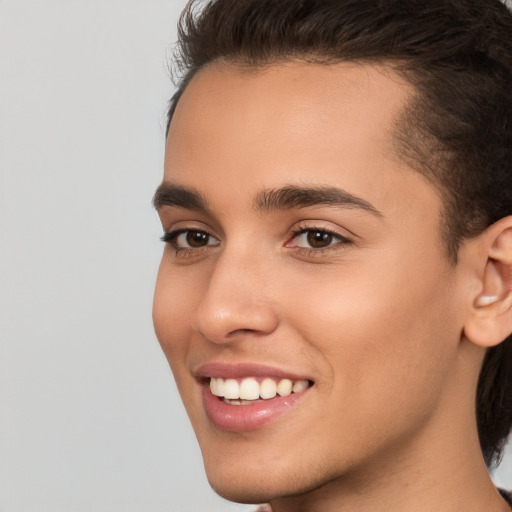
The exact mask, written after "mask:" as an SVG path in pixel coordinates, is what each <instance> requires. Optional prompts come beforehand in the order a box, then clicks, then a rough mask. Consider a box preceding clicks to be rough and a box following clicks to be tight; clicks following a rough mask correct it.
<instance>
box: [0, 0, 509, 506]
mask: <svg viewBox="0 0 512 512" xmlns="http://www.w3.org/2000/svg"><path fill="white" fill-rule="evenodd" d="M184 4H185V1H184V0H147V1H141V0H44V1H38V0H0V511H2V512H92V511H94V512H140V511H144V512H163V511H169V512H216V511H219V512H220V511H223V512H224V511H226V512H229V511H240V510H246V509H247V507H243V506H241V505H235V504H230V503H228V502H226V501H224V500H222V499H221V498H219V497H217V496H216V495H215V494H214V493H213V492H212V491H211V490H210V489H209V487H208V484H207V482H206V479H205V476H204V472H203V467H202V462H201V457H200V453H199V450H198V448H197V446H196V442H195V439H194V436H193V433H192V430H191V428H190V426H189V423H188V419H187V418H186V415H185V413H184V410H183V407H182V405H181V403H180V400H179V397H178V395H177V392H176V390H175V387H174V382H173V380H172V376H171V373H170V370H169V369H168V366H167V362H166V361H165V359H164V357H163V355H162V354H161V352H160V348H159V347H158V344H157V341H156V338H155V336H154V333H153V328H152V324H151V301H152V292H153V284H154V280H155V276H156V271H157V266H158V261H159V257H160V253H161V250H162V247H161V242H160V241H159V236H160V234H161V229H160V226H159V223H158V220H157V216H156V214H155V212H154V211H153V210H152V207H151V198H152V194H153V192H154V189H155V188H156V186H157V185H158V183H159V181H160V179H161V175H162V163H163V151H164V124H165V122H164V115H165V107H166V102H167V100H168V99H169V98H170V96H171V94H172V91H173V88H172V85H171V82H170V80H169V73H168V70H167V57H168V53H169V49H170V43H172V42H173V41H174V40H175V37H176V30H175V26H176V20H177V18H178V14H179V12H180V10H181V9H182V8H183V6H184ZM241 456H242V455H241ZM511 459H512V457H508V458H506V459H505V461H504V463H503V464H502V467H501V469H500V471H499V472H498V474H497V476H496V481H497V482H498V483H500V484H501V485H504V486H505V487H510V486H511V485H512V463H511ZM507 482H508V485H507Z"/></svg>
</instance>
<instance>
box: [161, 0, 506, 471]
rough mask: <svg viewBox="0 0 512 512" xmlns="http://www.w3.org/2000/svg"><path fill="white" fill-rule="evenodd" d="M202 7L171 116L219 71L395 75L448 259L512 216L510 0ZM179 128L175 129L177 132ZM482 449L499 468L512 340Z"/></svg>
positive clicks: (398, 139) (489, 372)
mask: <svg viewBox="0 0 512 512" xmlns="http://www.w3.org/2000/svg"><path fill="white" fill-rule="evenodd" d="M203 3H204V5H203V6H202V7H201V6H200V5H199V3H198V2H197V1H194V0H192V1H191V2H189V4H188V5H187V8H186V9H185V11H184V12H183V14H182V16H181V19H180V25H179V42H178V45H177V47H176V48H177V51H176V54H175V59H174V62H175V64H177V66H178V72H179V75H180V77H181V78H180V80H179V83H178V90H177V92H176V94H175V95H174V96H173V98H172V100H171V102H170V107H169V111H168V123H170V122H171V119H172V116H173V113H174V110H175V108H176V105H177V103H178V101H179V98H180V97H181V95H182V93H183V91H184V90H185V88H186V86H187V84H188V83H189V82H190V80H191V79H192V78H193V76H194V75H195V73H196V72H197V71H199V70H200V69H202V68H203V67H204V66H206V65H207V64H209V63H212V62H215V61H221V60H222V61H226V62H230V63H234V64H236V65H239V66H242V67H246V66H249V67H258V66H265V65H269V64H272V63H275V62H279V61H283V60H302V61H306V62H315V63H325V64H333V63H337V62H341V61H366V62H372V63H377V64H382V65H386V66H389V67H391V68H392V69H393V70H395V71H396V72H398V73H399V74H400V75H401V76H402V77H404V78H405V79H406V80H407V81H408V82H409V83H411V84H412V85H413V86H414V87H415V90H416V91H417V94H416V96H415V98H414V99H413V100H412V101H411V102H410V104H409V105H408V107H407V109H406V112H405V113H404V115H403V116H402V117H401V119H400V121H399V123H397V126H396V132H395V143H396V149H397V150H398V152H399V154H400V155H401V156H402V158H403V159H404V160H406V161H407V163H408V164H409V165H411V166H412V167H413V168H415V169H416V170H417V171H419V172H421V173H423V174H424V175H425V176H426V177H427V178H428V179H430V180H431V181H432V182H434V183H435V184H436V185H437V186H438V188H439V190H440V191H441V193H442V195H443V203H444V209H443V216H442V217H443V218H442V230H443V237H444V240H445V243H446V248H447V253H448V256H449V257H450V258H451V259H452V261H453V263H454V264H456V262H457V252H458V248H459V246H460V243H461V242H462V241H463V240H464V239H465V238H468V237H472V236H475V235H477V234H479V233H481V232H482V231H483V230H484V229H485V228H486V227H488V226H489V225H491V224H492V223H494V222H496V221H497V220H499V219H500V218H503V217H505V216H507V215H510V214H512V15H511V13H510V11H509V10H508V9H507V8H506V7H505V5H504V4H502V3H501V2H500V1H499V0H211V1H207V2H203ZM168 126H169V124H168ZM476 411H477V423H478V432H479V436H480V444H481V447H482V451H483V454H484V457H485V460H486V462H487V464H488V465H491V464H492V463H493V462H496V461H497V460H498V459H499V456H500V453H501V450H502V448H503V444H504V442H505V440H506V438H507V436H508V434H509V432H510V429H511V425H512V339H511V338H508V339H507V340H506V341H504V342H503V343H502V344H501V345H499V346H497V347H495V348H492V349H489V350H488V352H487V354H486V358H485V361H484V364H483V367H482V371H481V374H480V379H479V384H478V390H477V404H476Z"/></svg>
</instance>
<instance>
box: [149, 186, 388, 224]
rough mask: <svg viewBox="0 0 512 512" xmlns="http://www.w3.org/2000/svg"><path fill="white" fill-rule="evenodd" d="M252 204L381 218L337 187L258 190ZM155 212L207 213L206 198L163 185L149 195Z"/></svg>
mask: <svg viewBox="0 0 512 512" xmlns="http://www.w3.org/2000/svg"><path fill="white" fill-rule="evenodd" d="M254 205H255V207H256V209H257V210H259V211H261V212H269V211H276V210H293V209H299V208H308V207H311V206H322V205H324V206H335V207H343V208H357V209H361V210H363V211H366V212H368V213H371V214H372V215H374V216H376V217H383V215H382V213H381V212H379V210H377V209H376V208H375V207H374V206H373V205H372V204H371V203H369V202H368V201H366V200H365V199H362V198H361V197H357V196H355V195H353V194H351V193H349V192H347V191H346V190H343V189H341V188H337V187H308V186H286V187H282V188H278V189H270V190H262V191H261V192H259V193H258V194H257V196H256V199H255V202H254ZM153 206H154V207H155V209H156V210H159V209H160V208H163V207H164V206H174V207H177V208H185V209H187V210H195V211H199V212H202V213H206V214H209V213H210V209H209V207H208V202H207V201H206V198H205V197H204V196H203V195H202V194H201V193H200V192H198V191H197V190H194V189H192V188H187V187H183V186H181V185H176V184H173V183H170V182H165V181H164V182H163V183H162V184H161V185H160V186H159V187H158V188H157V189H156V192H155V195H154V196H153Z"/></svg>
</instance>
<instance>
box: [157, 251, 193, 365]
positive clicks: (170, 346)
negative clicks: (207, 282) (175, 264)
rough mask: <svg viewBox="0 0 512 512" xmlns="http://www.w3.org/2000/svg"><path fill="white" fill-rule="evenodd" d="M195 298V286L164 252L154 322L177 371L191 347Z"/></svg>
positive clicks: (159, 339) (171, 363) (158, 336)
mask: <svg viewBox="0 0 512 512" xmlns="http://www.w3.org/2000/svg"><path fill="white" fill-rule="evenodd" d="M193 300H194V296H193V290H191V289H190V286H188V285H187V283H186V282H185V280H183V279H180V278H179V276H178V274H177V273H176V272H175V271H173V270H172V269H170V268H169V265H167V264H166V261H165V254H164V256H163V259H162V262H161V264H160V268H159V271H158V276H157V281H156V286H155V294H154V299H153V324H154V327H155V333H156V336H157V338H158V341H159V342H160V345H161V347H162V350H163V351H164V353H165V355H166V357H167V359H168V361H169V364H170V365H171V368H172V370H173V372H176V364H175V363H177V361H178V360H179V359H181V358H182V356H183V354H184V353H185V351H186V349H187V345H188V344H187V340H188V338H187V331H188V330H189V329H190V324H191V320H192V319H191V310H192V302H193Z"/></svg>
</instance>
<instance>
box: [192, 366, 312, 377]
mask: <svg viewBox="0 0 512 512" xmlns="http://www.w3.org/2000/svg"><path fill="white" fill-rule="evenodd" d="M194 374H195V376H196V377H197V378H199V379H205V378H208V377H213V378H220V377H221V378H224V379H226V378H227V379H242V378H244V377H277V378H280V379H290V380H309V381H313V379H311V378H310V377H308V376H305V375H300V374H298V373H294V372H292V371H288V370H284V369H282V368H277V367H274V366H268V365H261V364H258V363H226V362H209V363H206V364H203V365H201V366H199V367H198V368H197V369H196V371H195V372H194Z"/></svg>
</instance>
